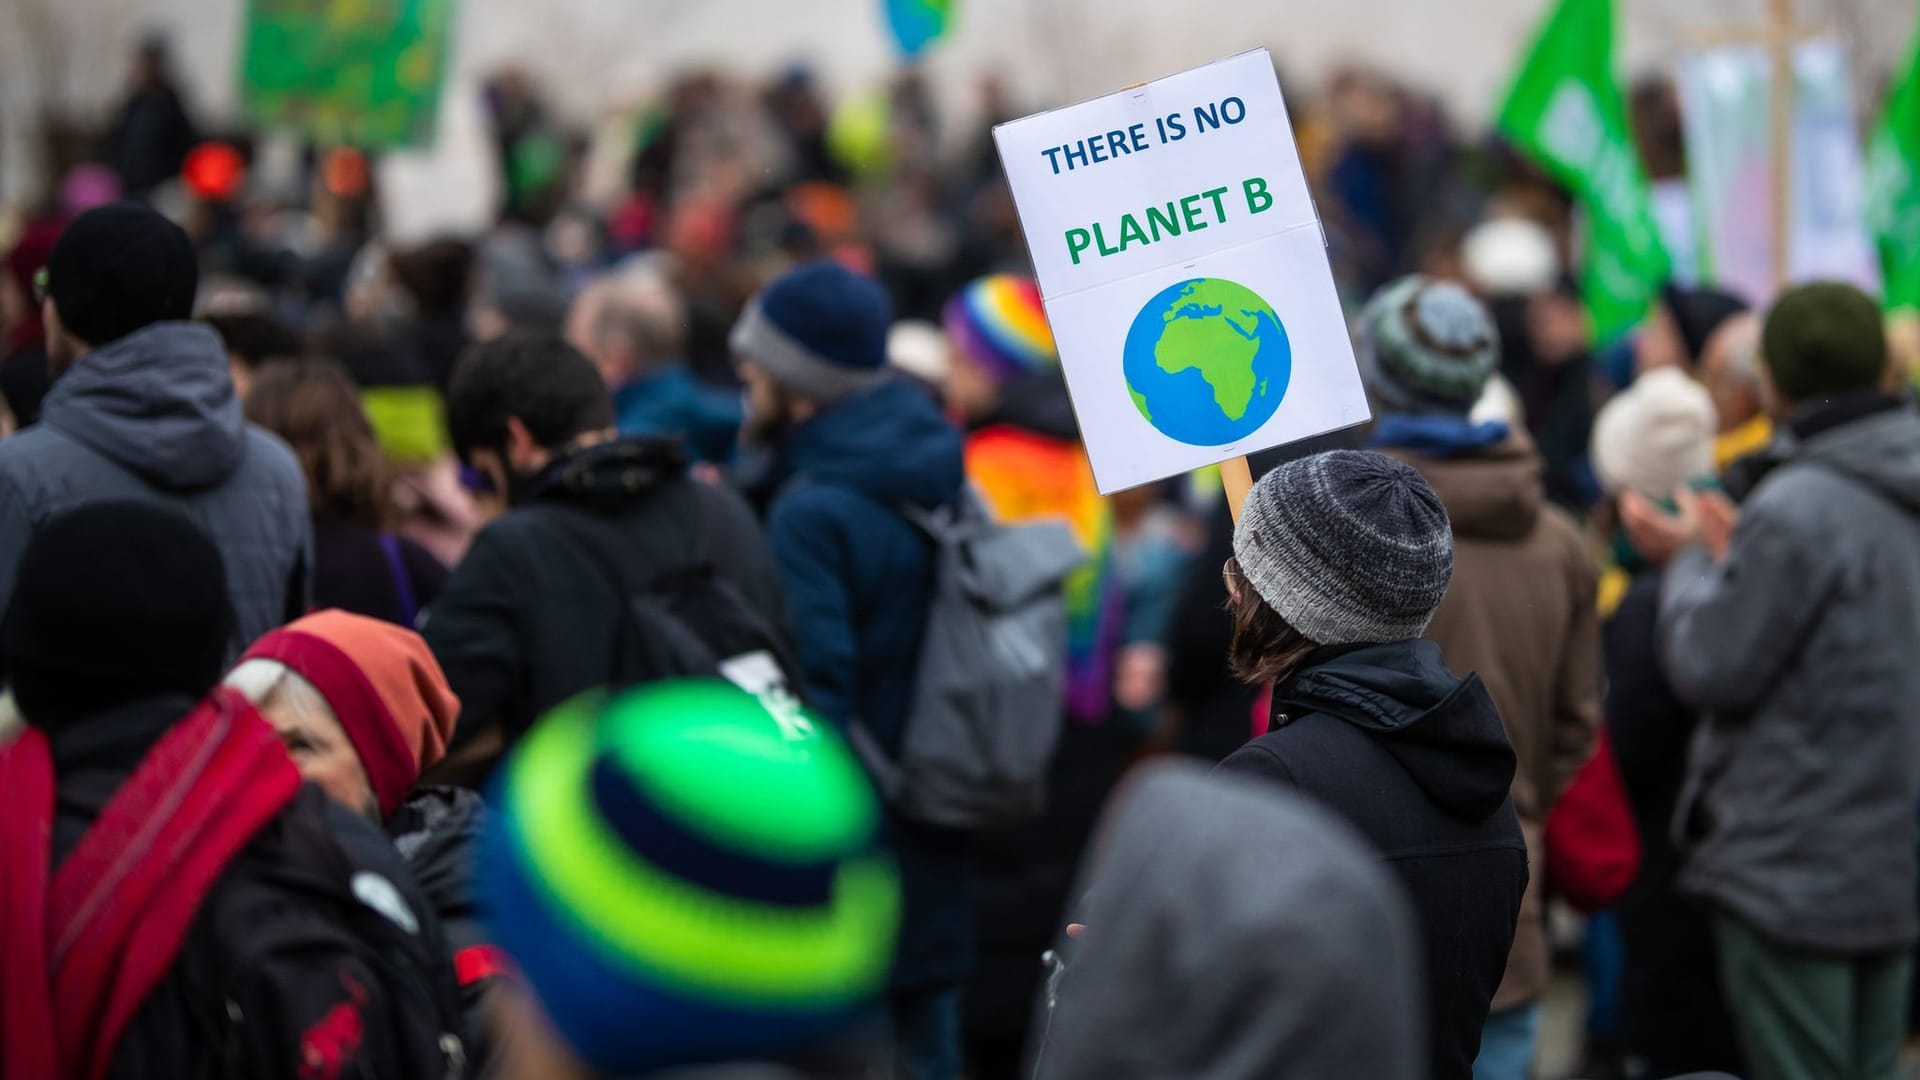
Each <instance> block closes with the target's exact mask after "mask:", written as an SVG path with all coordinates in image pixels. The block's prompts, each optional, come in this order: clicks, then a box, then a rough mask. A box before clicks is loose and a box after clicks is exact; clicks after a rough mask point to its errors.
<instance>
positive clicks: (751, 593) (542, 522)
mask: <svg viewBox="0 0 1920 1080" xmlns="http://www.w3.org/2000/svg"><path fill="white" fill-rule="evenodd" d="M549 505H563V506H568V507H573V508H576V509H580V510H585V511H588V512H590V513H593V514H595V515H597V516H599V517H602V518H605V519H607V520H608V521H610V522H611V523H613V524H614V526H615V527H616V528H617V529H618V530H619V532H621V533H622V534H624V535H625V536H626V537H628V538H629V539H630V541H631V543H632V544H633V546H634V548H635V549H636V550H638V551H640V552H645V553H658V554H659V557H660V564H659V571H660V572H661V573H665V572H668V571H671V570H676V569H682V568H685V567H688V566H692V565H697V564H698V563H702V562H704V563H708V564H710V565H711V566H712V567H713V569H714V572H715V573H716V574H718V575H719V576H720V578H722V579H723V580H726V581H728V582H729V583H731V584H732V585H733V587H734V588H735V589H736V590H737V591H738V592H739V594H740V596H741V597H742V599H744V600H745V602H746V603H747V604H748V605H749V606H750V607H751V608H752V609H753V610H754V611H755V612H756V613H757V614H758V615H760V617H761V618H762V619H764V620H765V621H766V622H767V623H768V624H770V625H771V626H773V627H775V628H776V630H777V631H778V632H779V633H781V634H782V635H788V631H787V627H788V626H789V625H790V623H789V620H788V617H787V605H786V598H785V595H784V593H783V592H782V590H781V584H780V576H779V574H778V573H777V572H776V570H775V569H774V562H773V553H772V552H771V551H770V550H769V549H768V547H767V541H766V538H765V537H764V536H763V535H762V534H761V531H760V526H759V524H758V523H757V522H756V521H755V520H754V518H753V513H752V511H751V510H749V509H748V508H747V505H746V503H745V502H743V501H741V499H740V498H739V496H737V495H734V494H733V493H731V492H729V491H724V490H722V489H720V488H717V487H713V486H711V485H708V484H703V483H701V482H699V481H697V480H694V479H693V478H691V477H690V476H688V475H687V471H686V462H685V458H684V457H683V456H682V455H681V453H680V451H679V448H678V444H677V443H675V442H674V441H672V440H670V439H659V438H636V439H622V440H619V441H616V442H611V443H603V444H601V445H599V446H595V447H591V448H588V449H585V450H581V451H578V452H575V453H573V454H569V455H567V456H564V457H561V458H558V459H556V460H555V461H554V462H553V463H552V464H551V465H549V466H548V467H547V468H546V469H545V470H544V471H542V472H541V473H540V474H539V475H538V476H536V477H535V478H534V479H533V480H531V481H529V482H528V484H527V489H526V492H525V493H524V495H523V496H522V498H521V499H520V500H519V501H518V502H517V503H516V506H515V508H514V510H513V511H512V512H510V513H508V514H507V515H506V516H505V517H503V518H501V519H500V520H499V521H497V522H495V523H493V524H492V525H490V526H488V527H487V528H486V530H485V531H483V532H481V534H480V535H479V537H478V538H476V539H475V540H474V542H473V547H472V549H471V550H470V551H468V552H467V557H466V558H465V559H464V560H462V561H461V563H460V565H459V567H457V568H456V569H455V570H454V572H453V576H452V577H450V578H449V579H448V580H447V585H446V588H445V589H444V590H442V591H441V593H440V598H439V600H438V601H436V602H435V603H434V606H433V610H432V611H431V612H430V613H429V615H428V618H427V622H426V626H425V628H424V630H423V631H422V632H423V634H424V636H425V637H426V639H427V645H428V647H430V648H431V649H432V650H433V654H434V657H435V658H436V659H438V660H439V661H440V666H441V668H442V669H443V670H444V671H445V672H446V675H447V681H448V682H449V683H450V684H452V686H453V690H454V693H456V694H458V695H460V706H461V708H460V722H459V727H458V728H457V733H456V734H455V736H454V742H455V745H456V746H461V745H465V744H466V743H468V742H470V741H471V740H472V739H473V738H474V737H475V736H477V735H479V734H481V733H482V732H486V731H492V730H497V731H499V732H500V733H501V734H502V735H503V736H504V737H505V742H506V743H507V744H508V745H511V744H512V743H513V742H514V741H515V740H516V739H518V738H519V736H520V735H521V734H522V733H524V732H525V731H526V730H527V728H528V727H530V726H532V724H533V722H534V721H535V720H536V719H538V718H539V717H540V716H541V715H542V714H543V713H545V712H546V711H547V710H548V709H551V708H553V707H554V706H555V705H558V704H559V703H561V702H563V701H565V700H567V699H568V698H571V697H573V696H574V695H576V694H579V693H581V692H583V691H586V690H592V689H595V688H598V687H601V686H605V685H606V684H607V683H608V681H609V680H610V678H611V677H612V675H613V674H614V671H615V667H616V661H617V660H618V659H619V658H618V657H616V656H615V650H616V648H618V647H619V642H620V634H619V628H620V625H621V621H622V619H623V618H625V617H626V606H625V605H626V603H627V598H626V596H625V594H624V592H623V590H622V589H621V588H620V587H619V586H618V585H617V584H616V583H615V582H614V581H612V580H611V579H610V577H609V574H608V572H607V571H606V570H605V569H604V568H603V566H602V564H601V563H600V562H598V561H596V560H595V557H594V555H593V553H592V552H590V551H588V550H587V549H586V548H585V547H584V545H582V544H581V543H580V541H579V540H577V539H575V538H574V536H573V535H572V534H570V533H569V532H568V531H567V526H566V524H564V523H563V522H560V521H557V520H555V516H554V515H552V514H550V513H549V512H548V511H546V510H545V509H543V508H544V507H547V506H549ZM669 560H671V562H672V564H673V565H668V564H667V563H668V561H669Z"/></svg>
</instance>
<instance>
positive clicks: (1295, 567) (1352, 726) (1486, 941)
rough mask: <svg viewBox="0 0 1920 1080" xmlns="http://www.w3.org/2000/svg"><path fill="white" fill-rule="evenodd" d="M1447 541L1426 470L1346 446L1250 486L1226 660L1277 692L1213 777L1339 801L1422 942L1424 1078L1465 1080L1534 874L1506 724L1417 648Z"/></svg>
mask: <svg viewBox="0 0 1920 1080" xmlns="http://www.w3.org/2000/svg"><path fill="white" fill-rule="evenodd" d="M1453 545H1454V539H1453V527H1452V523H1451V521H1450V520H1449V518H1448V516H1447V511H1446V508H1445V506H1444V505H1443V504H1442V502H1441V501H1440V497H1439V495H1437V494H1435V492H1434V490H1433V488H1431V487H1429V486H1428V484H1427V481H1426V480H1425V478H1423V477H1422V476H1421V475H1420V473H1419V472H1418V471H1416V470H1415V469H1414V468H1412V467H1411V466H1409V465H1407V464H1405V463H1403V462H1400V461H1397V460H1395V459H1393V458H1391V457H1388V456H1386V455H1384V454H1378V453H1367V452H1360V451H1351V450H1340V451H1335V452H1333V453H1330V454H1321V455H1319V456H1317V457H1309V458H1302V459H1300V460H1298V461H1295V462H1292V463H1290V464H1286V465H1282V466H1280V467H1279V468H1277V469H1275V470H1273V471H1272V472H1270V473H1268V474H1267V475H1266V476H1264V477H1262V478H1261V479H1260V482H1259V483H1258V484H1257V485H1255V486H1254V489H1253V491H1252V492H1250V493H1249V494H1248V496H1247V501H1246V504H1245V506H1244V507H1243V508H1242V509H1241V512H1240V521H1239V523H1238V525H1237V527H1236V528H1235V530H1234V536H1233V552H1234V556H1233V558H1232V559H1230V560H1228V562H1227V567H1226V574H1227V589H1228V600H1227V612H1228V615H1229V617H1230V618H1231V620H1232V622H1233V642H1232V644H1231V645H1230V646H1229V649H1228V660H1229V663H1230V666H1231V667H1232V669H1233V672H1234V674H1236V675H1238V676H1239V677H1240V678H1241V679H1242V680H1243V681H1245V682H1249V683H1255V684H1259V683H1270V684H1271V685H1272V687H1273V691H1272V698H1271V700H1272V704H1271V705H1270V706H1269V709H1270V711H1269V712H1268V713H1267V716H1266V721H1267V724H1266V730H1265V733H1264V734H1260V735H1257V736H1256V737H1255V738H1254V739H1253V740H1252V741H1251V742H1249V743H1247V744H1246V745H1244V746H1242V747H1241V748H1240V749H1238V750H1236V751H1234V752H1233V753H1232V754H1229V755H1227V757H1226V758H1225V759H1224V760H1222V761H1221V763H1220V766H1219V767H1220V770H1221V771H1222V772H1226V773H1234V772H1240V773H1246V774H1248V775H1252V776H1257V777H1261V778H1264V779H1267V780H1270V781H1272V782H1275V783H1279V784H1283V785H1285V786H1287V787H1290V788H1293V789H1296V790H1298V791H1300V792H1302V793H1304V794H1306V795H1308V796H1310V797H1312V798H1313V799H1315V800H1316V801H1318V802H1319V803H1321V804H1322V805H1324V806H1328V807H1331V808H1332V809H1334V810H1335V811H1336V812H1338V813H1339V814H1341V815H1343V816H1344V817H1345V818H1346V819H1347V821H1348V822H1349V823H1350V824H1353V825H1356V826H1358V827H1359V828H1360V830H1361V832H1362V833H1364V834H1365V835H1366V837H1367V839H1368V840H1370V841H1372V842H1373V844H1374V846H1375V848H1376V849H1377V850H1378V852H1379V854H1380V856H1381V857H1382V858H1383V859H1384V860H1385V861H1386V862H1387V864H1388V865H1389V866H1390V867H1391V868H1392V870H1393V872H1394V873H1395V874H1396V875H1397V876H1398V877H1399V879H1400V884H1401V885H1402V886H1403V887H1404V888H1405V889H1406V894H1407V896H1408V898H1409V899H1410V900H1411V901H1412V902H1413V906H1414V911H1415V913H1416V915H1417V916H1418V918H1419V921H1420V929H1421V934H1422V936H1423V939H1424V944H1425V947H1424V950H1423V951H1424V953H1425V956H1424V960H1425V969H1426V972H1427V984H1426V993H1425V995H1424V997H1425V1001H1424V1002H1423V1004H1424V1005H1425V1011H1426V1016H1427V1038H1428V1044H1427V1055H1426V1060H1425V1062H1424V1063H1423V1066H1424V1067H1423V1068H1422V1069H1421V1075H1423V1076H1428V1077H1432V1078H1433V1080H1473V1077H1474V1075H1475V1071H1474V1069H1475V1065H1474V1063H1475V1060H1476V1058H1477V1057H1478V1055H1479V1053H1480V1048H1481V1046H1482V1044H1483V1042H1484V1039H1483V1035H1484V1032H1485V1029H1486V1024H1487V1017H1488V1014H1489V1012H1490V1010H1491V1007H1492V1003H1493V1000H1494V995H1495V992H1496V990H1497V989H1498V987H1499V986H1500V983H1501V979H1502V977H1503V976H1504V974H1505V972H1506V967H1507V958H1508V956H1509V955H1510V954H1511V952H1512V948H1513V941H1514V929H1515V926H1516V925H1517V923H1518V919H1519V915H1520V910H1521V906H1522V900H1523V898H1524V897H1525V895H1526V891H1527V880H1528V874H1527V845H1526V839H1525V837H1524V836H1523V835H1522V834H1521V832H1520V822H1519V818H1518V817H1517V815H1516V814H1515V811H1514V802H1513V798H1512V796H1511V794H1510V791H1511V788H1512V785H1513V780H1514V772H1515V767H1516V764H1517V759H1516V757H1515V754H1514V750H1513V747H1512V746H1511V745H1510V744H1509V743H1508V741H1507V735H1506V731H1505V729H1504V728H1503V726H1502V724H1501V721H1500V712H1499V710H1498V709H1497V708H1496V707H1495V705H1494V702H1493V696H1492V695H1491V694H1490V693H1489V692H1488V690H1487V685H1486V683H1485V682H1483V681H1482V680H1481V678H1480V676H1479V675H1477V674H1464V675H1457V674H1455V673H1454V668H1453V666H1452V663H1450V661H1453V658H1452V657H1450V656H1449V655H1447V654H1446V653H1445V652H1444V651H1443V650H1442V648H1441V646H1439V645H1438V644H1436V643H1435V642H1433V641H1431V640H1428V639H1427V638H1426V636H1425V635H1426V632H1427V630H1428V624H1429V622H1431V621H1432V620H1433V619H1434V616H1435V614H1436V612H1437V610H1438V609H1439V608H1440V607H1441V601H1442V599H1443V598H1445V597H1446V595H1447V590H1448V587H1449V584H1450V582H1451V581H1452V579H1453V570H1454V546H1453ZM1454 662H1457V661H1454ZM1259 843H1260V841H1259V839H1258V838H1257V836H1256V838H1255V839H1253V840H1251V841H1250V847H1251V848H1252V849H1253V850H1258V849H1259ZM1268 853H1269V856H1270V857H1280V858H1286V857H1288V853H1287V852H1286V851H1284V850H1279V851H1275V850H1273V849H1268Z"/></svg>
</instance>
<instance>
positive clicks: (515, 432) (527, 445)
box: [503, 416, 541, 471]
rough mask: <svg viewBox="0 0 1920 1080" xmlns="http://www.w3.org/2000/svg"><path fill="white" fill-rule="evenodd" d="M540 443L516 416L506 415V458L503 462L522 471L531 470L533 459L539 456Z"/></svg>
mask: <svg viewBox="0 0 1920 1080" xmlns="http://www.w3.org/2000/svg"><path fill="white" fill-rule="evenodd" d="M540 451H541V446H540V444H539V443H538V442H537V441H535V440H534V437H533V432H531V431H528V430H527V425H526V423H525V422H524V421H522V420H521V419H520V418H519V417H517V416H509V417H507V460H506V461H505V462H504V463H503V464H507V465H511V466H513V467H514V468H518V469H522V470H523V471H532V469H533V467H534V462H533V459H534V458H535V457H537V456H539V454H540Z"/></svg>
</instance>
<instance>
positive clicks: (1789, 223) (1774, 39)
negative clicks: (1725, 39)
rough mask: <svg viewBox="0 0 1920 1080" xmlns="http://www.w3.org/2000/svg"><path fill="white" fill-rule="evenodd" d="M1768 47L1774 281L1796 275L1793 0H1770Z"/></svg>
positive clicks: (1782, 283) (1780, 284) (1782, 284)
mask: <svg viewBox="0 0 1920 1080" xmlns="http://www.w3.org/2000/svg"><path fill="white" fill-rule="evenodd" d="M1767 16H1768V21H1769V22H1770V23H1772V26H1771V27H1770V30H1771V32H1770V33H1769V34H1768V35H1767V49H1768V51H1769V52H1770V53H1771V54H1772V58H1773V147H1772V149H1773V284H1774V288H1775V289H1777V290H1781V291H1784V290H1785V289H1786V287H1787V283H1788V280H1789V279H1790V278H1791V277H1792V276H1793V252H1792V243H1793V205H1792V203H1791V201H1790V200H1791V199H1792V197H1793V111H1794V104H1795V100H1794V99H1795V95H1796V92H1797V91H1798V87H1796V86H1795V85H1794V72H1793V46H1794V22H1793V0H1768V10H1767Z"/></svg>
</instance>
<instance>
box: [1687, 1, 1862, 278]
mask: <svg viewBox="0 0 1920 1080" xmlns="http://www.w3.org/2000/svg"><path fill="white" fill-rule="evenodd" d="M1794 16H1795V11H1794V0H1767V22H1766V25H1765V26H1760V27H1732V28H1729V29H1725V30H1717V31H1708V32H1706V33H1700V34H1692V35H1689V38H1690V41H1691V43H1692V44H1693V45H1695V46H1697V47H1699V48H1716V47H1719V46H1725V45H1755V44H1757V45H1761V46H1763V47H1764V48H1765V49H1766V50H1767V59H1768V60H1769V62H1770V64H1771V68H1772V76H1773V77H1772V83H1773V87H1772V89H1773V97H1772V102H1771V109H1770V113H1771V116H1770V118H1769V124H1768V127H1769V129H1770V131H1769V135H1770V137H1771V139H1772V146H1771V148H1770V149H1771V151H1772V152H1771V155H1770V156H1771V158H1772V172H1773V175H1772V176H1770V177H1769V178H1768V180H1769V196H1770V197H1771V198H1772V200H1773V220H1772V222H1770V225H1771V227H1772V229H1773V282H1774V287H1775V288H1776V289H1785V288H1786V287H1787V285H1788V284H1789V283H1790V282H1791V281H1792V279H1793V114H1794V108H1795V105H1796V104H1797V97H1798V94H1799V89H1800V88H1799V86H1798V84H1797V82H1796V80H1795V78H1794V70H1793V50H1794V47H1795V46H1797V45H1799V44H1800V43H1801V42H1803V41H1808V40H1811V39H1813V38H1816V37H1819V36H1821V35H1822V34H1826V33H1830V32H1831V29H1830V28H1829V27H1826V26H1822V25H1820V24H1816V23H1801V22H1796V21H1795V18H1794Z"/></svg>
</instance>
